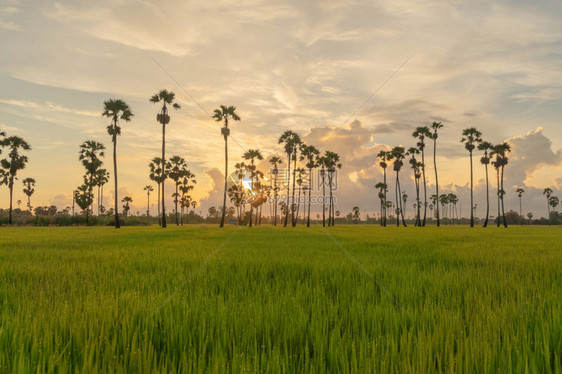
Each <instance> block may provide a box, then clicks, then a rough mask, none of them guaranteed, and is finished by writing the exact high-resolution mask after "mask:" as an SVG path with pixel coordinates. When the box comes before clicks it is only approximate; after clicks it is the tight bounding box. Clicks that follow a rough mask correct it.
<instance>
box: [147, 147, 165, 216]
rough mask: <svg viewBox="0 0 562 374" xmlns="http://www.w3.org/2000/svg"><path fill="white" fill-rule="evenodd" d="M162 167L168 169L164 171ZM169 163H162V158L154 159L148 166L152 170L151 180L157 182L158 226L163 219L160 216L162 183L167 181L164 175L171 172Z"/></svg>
mask: <svg viewBox="0 0 562 374" xmlns="http://www.w3.org/2000/svg"><path fill="white" fill-rule="evenodd" d="M162 165H164V166H165V167H166V169H164V170H162ZM168 166H169V162H164V163H163V162H162V159H161V158H160V157H154V158H153V159H152V161H151V162H150V163H149V164H148V167H149V169H150V174H149V178H150V180H153V181H154V182H156V185H157V189H158V190H157V197H158V198H157V199H156V200H157V201H158V224H159V225H161V224H162V217H161V215H160V201H161V199H160V185H161V184H162V181H163V180H164V179H165V176H164V175H166V176H167V175H168V171H169V169H170V168H169V167H168Z"/></svg>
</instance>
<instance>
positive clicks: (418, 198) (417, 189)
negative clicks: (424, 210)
mask: <svg viewBox="0 0 562 374" xmlns="http://www.w3.org/2000/svg"><path fill="white" fill-rule="evenodd" d="M415 179H416V180H415V183H416V203H417V215H416V224H415V226H422V223H421V208H420V179H419V178H415Z"/></svg>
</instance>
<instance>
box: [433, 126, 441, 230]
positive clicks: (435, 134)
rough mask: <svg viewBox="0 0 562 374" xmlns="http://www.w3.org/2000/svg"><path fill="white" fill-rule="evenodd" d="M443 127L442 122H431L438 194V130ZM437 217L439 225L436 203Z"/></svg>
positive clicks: (437, 193) (436, 190)
mask: <svg viewBox="0 0 562 374" xmlns="http://www.w3.org/2000/svg"><path fill="white" fill-rule="evenodd" d="M441 128H443V125H442V124H441V122H433V123H432V124H431V129H432V130H433V133H432V134H431V138H432V139H433V167H434V169H435V194H436V195H437V196H439V178H437V159H436V156H437V138H438V136H439V135H438V133H437V130H439V129H441ZM435 218H436V219H437V226H438V227H439V225H440V222H439V204H438V205H435Z"/></svg>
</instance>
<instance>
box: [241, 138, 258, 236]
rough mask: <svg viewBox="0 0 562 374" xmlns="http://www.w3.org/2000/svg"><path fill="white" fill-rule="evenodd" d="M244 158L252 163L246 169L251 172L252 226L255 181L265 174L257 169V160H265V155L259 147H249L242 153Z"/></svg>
mask: <svg viewBox="0 0 562 374" xmlns="http://www.w3.org/2000/svg"><path fill="white" fill-rule="evenodd" d="M242 158H243V159H244V160H249V161H250V164H249V165H246V170H247V171H248V172H249V173H250V195H251V196H252V199H251V201H250V227H252V217H253V214H254V205H255V204H254V201H255V193H254V192H255V191H254V187H255V186H254V181H255V179H256V178H259V177H260V175H261V176H262V177H263V174H262V173H261V172H260V171H258V170H257V169H256V164H255V160H263V156H262V154H261V151H260V150H259V149H249V150H247V151H246V152H244V154H243V155H242Z"/></svg>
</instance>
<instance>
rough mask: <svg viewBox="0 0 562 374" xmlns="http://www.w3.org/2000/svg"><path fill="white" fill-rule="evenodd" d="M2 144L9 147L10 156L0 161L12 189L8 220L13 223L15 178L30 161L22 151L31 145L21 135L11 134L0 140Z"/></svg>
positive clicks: (29, 148) (7, 182) (5, 179)
mask: <svg viewBox="0 0 562 374" xmlns="http://www.w3.org/2000/svg"><path fill="white" fill-rule="evenodd" d="M0 145H1V146H2V147H5V148H7V149H8V156H7V157H6V158H5V159H3V160H2V161H1V163H0V165H1V166H2V174H3V175H4V178H3V179H4V181H3V182H4V183H5V184H7V185H8V188H9V190H10V214H9V218H8V222H9V223H10V225H11V224H12V199H13V192H14V180H16V176H17V174H18V171H20V170H23V169H24V168H25V165H26V164H27V162H28V161H29V159H28V157H27V156H25V155H21V154H20V151H29V150H31V146H30V145H29V144H28V143H27V142H26V141H25V140H23V139H22V138H20V137H19V136H10V137H7V138H4V139H2V140H1V141H0Z"/></svg>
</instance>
